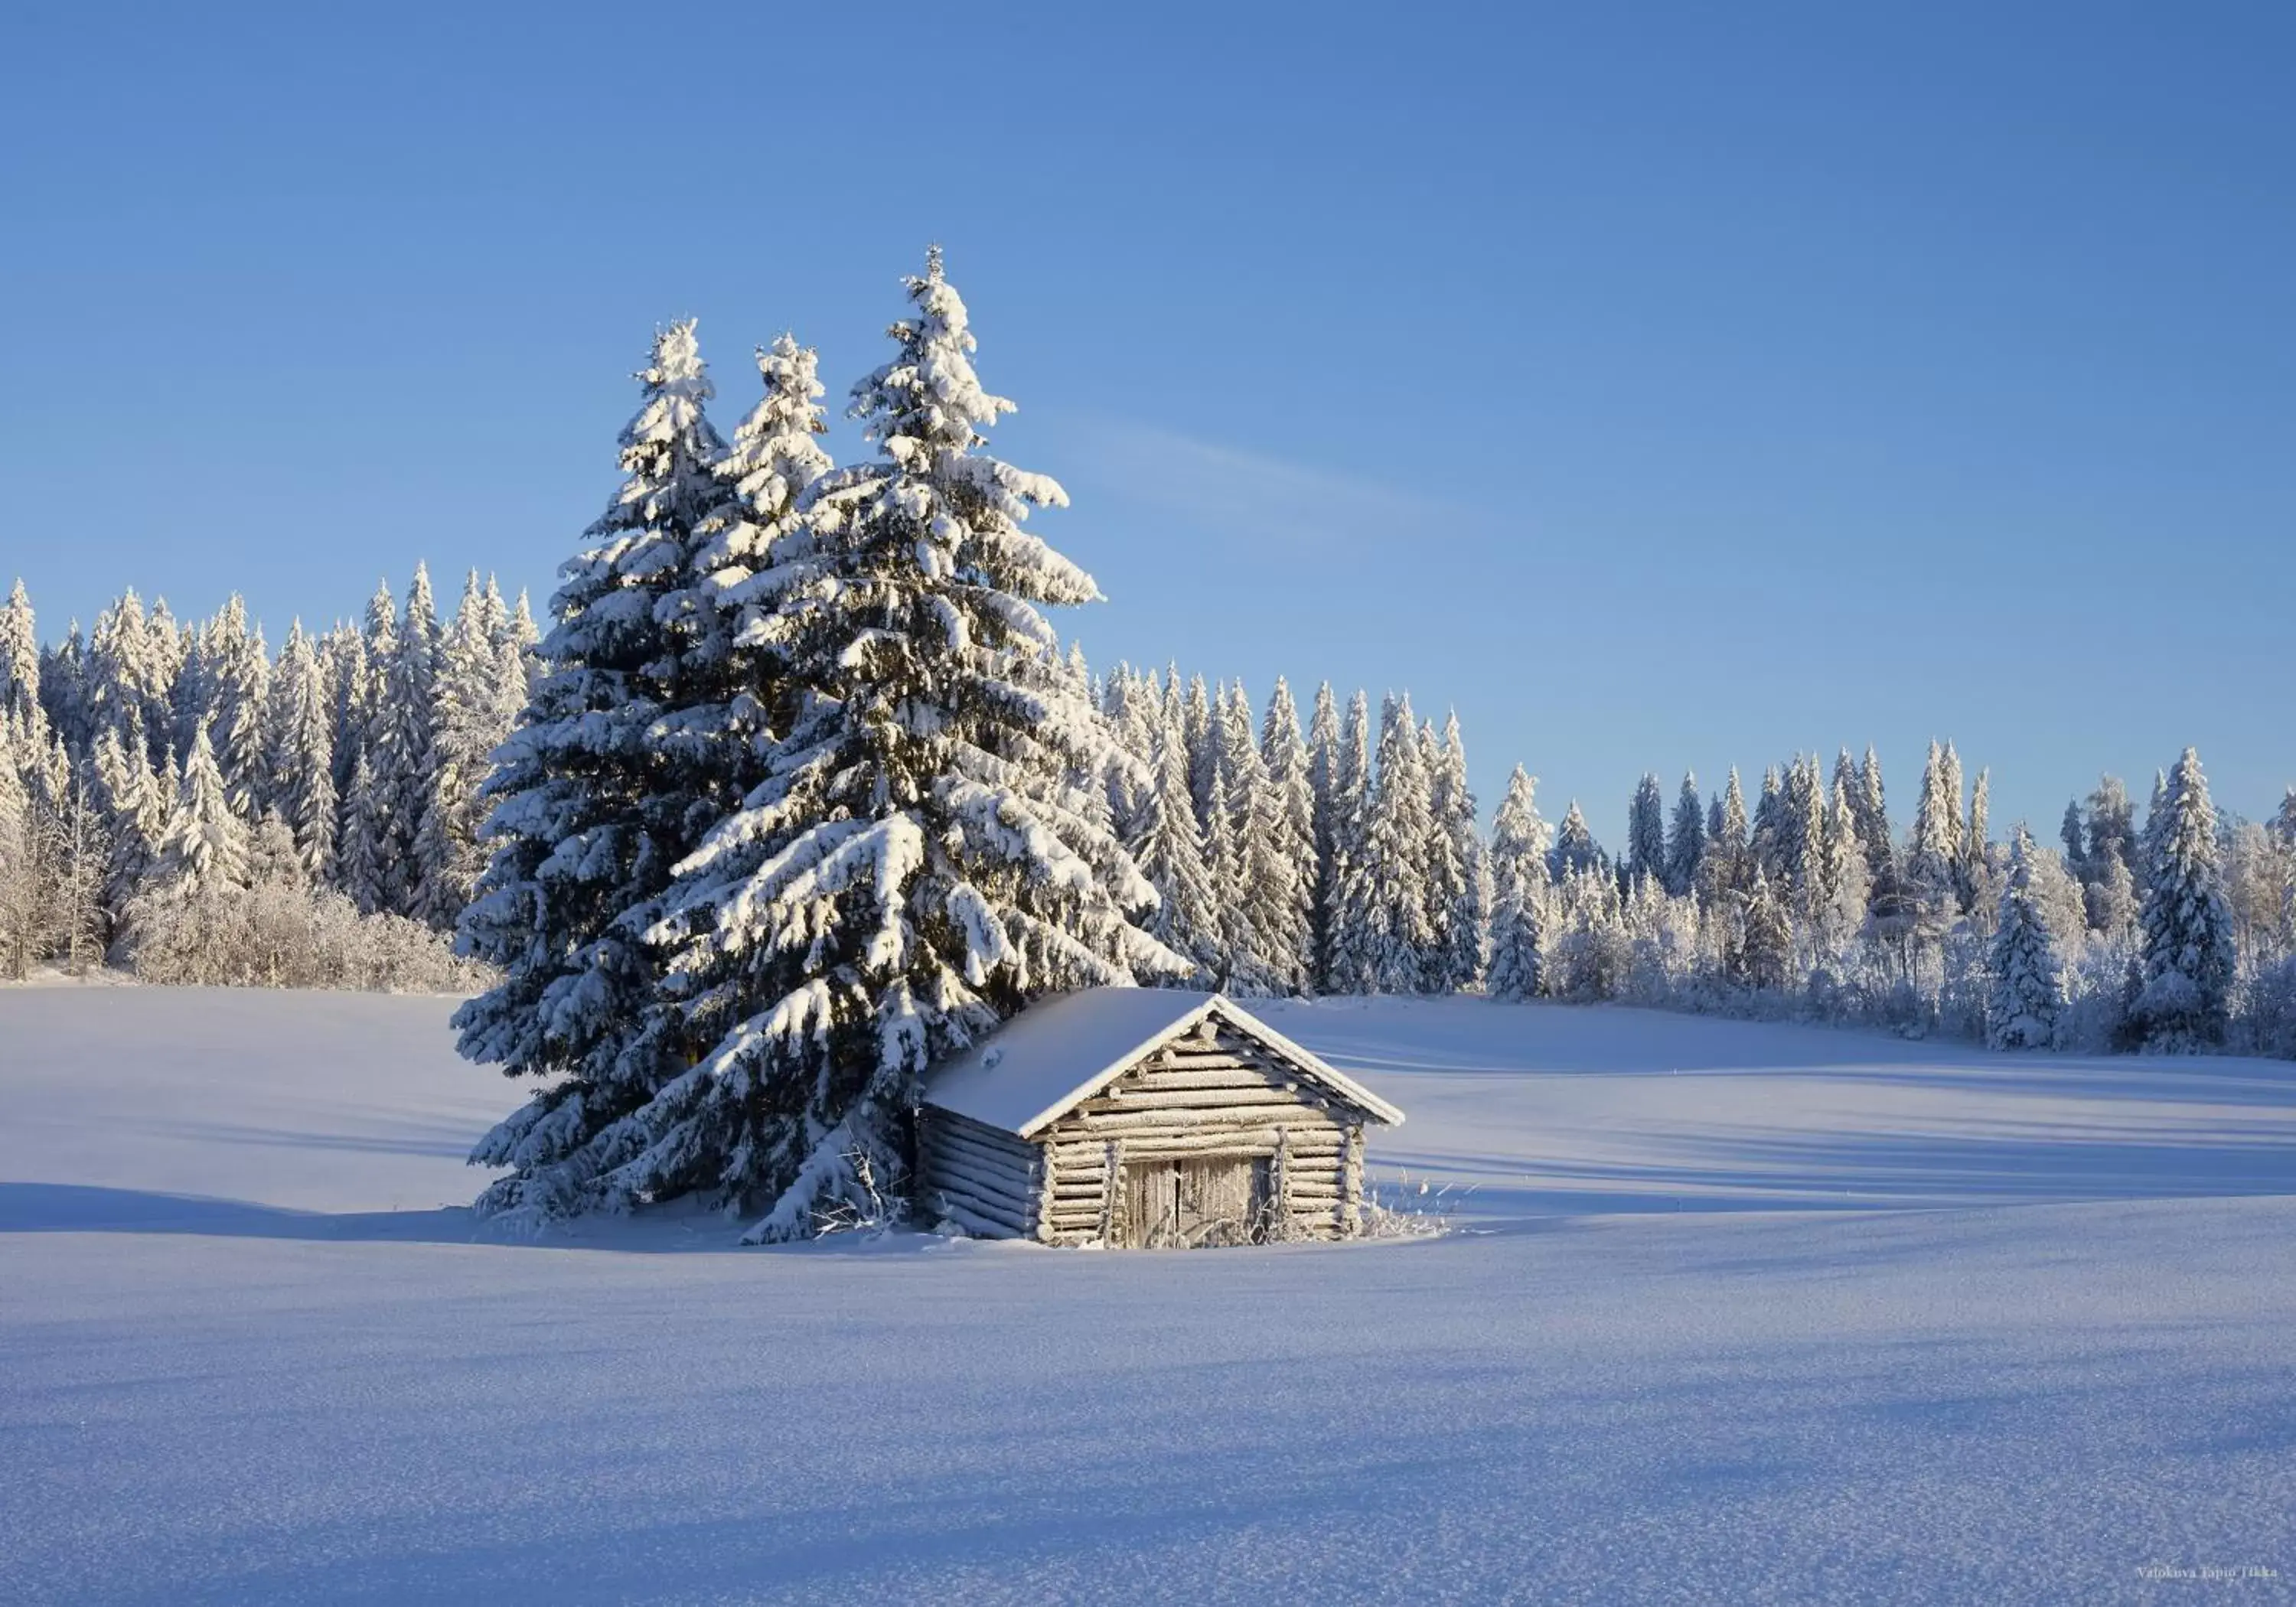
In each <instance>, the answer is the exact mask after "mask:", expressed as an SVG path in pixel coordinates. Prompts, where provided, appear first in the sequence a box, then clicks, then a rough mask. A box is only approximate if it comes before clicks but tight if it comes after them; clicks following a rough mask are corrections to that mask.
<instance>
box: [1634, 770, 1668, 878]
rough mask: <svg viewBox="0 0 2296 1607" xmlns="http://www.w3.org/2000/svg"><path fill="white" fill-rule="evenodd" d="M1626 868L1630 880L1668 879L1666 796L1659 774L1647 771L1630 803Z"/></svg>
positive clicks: (1638, 783) (1637, 784) (1637, 785)
mask: <svg viewBox="0 0 2296 1607" xmlns="http://www.w3.org/2000/svg"><path fill="white" fill-rule="evenodd" d="M1625 870H1626V873H1627V877H1628V881H1633V880H1635V879H1636V878H1638V877H1648V878H1650V879H1651V880H1652V881H1661V882H1663V881H1665V880H1666V796H1665V794H1664V793H1663V792H1661V791H1660V790H1659V784H1658V777H1657V776H1656V775H1652V774H1651V773H1650V772H1649V771H1647V770H1645V771H1644V772H1643V778H1642V780H1641V781H1639V782H1637V783H1636V784H1635V795H1634V798H1633V799H1632V800H1631V801H1630V802H1629V803H1628V806H1627V860H1626V865H1625Z"/></svg>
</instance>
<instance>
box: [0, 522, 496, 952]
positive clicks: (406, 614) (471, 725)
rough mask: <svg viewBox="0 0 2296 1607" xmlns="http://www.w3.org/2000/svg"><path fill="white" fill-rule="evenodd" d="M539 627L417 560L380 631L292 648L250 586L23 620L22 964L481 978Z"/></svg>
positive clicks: (17, 606) (14, 667)
mask: <svg viewBox="0 0 2296 1607" xmlns="http://www.w3.org/2000/svg"><path fill="white" fill-rule="evenodd" d="M534 639H535V630H534V626H533V622H532V620H531V619H530V617H529V614H528V611H527V607H526V602H525V599H524V598H523V597H522V596H521V598H520V599H519V601H518V603H517V604H516V605H515V606H514V607H512V606H509V605H506V604H505V603H504V600H503V597H502V595H501V593H500V592H499V591H498V590H497V589H496V586H495V585H494V584H493V582H491V581H487V582H483V583H482V582H481V581H480V578H479V577H478V576H477V575H475V574H473V575H471V578H470V579H469V581H468V583H467V585H466V586H465V587H464V590H463V598H462V602H461V605H460V607H459V608H458V609H457V610H456V611H455V614H454V615H453V617H452V618H451V619H446V620H441V619H439V616H438V612H437V610H436V608H435V606H434V604H433V602H432V598H431V594H430V579H429V577H428V575H427V574H426V573H425V572H424V571H423V570H422V569H421V568H419V567H418V568H417V570H416V571H415V576H414V583H413V585H412V586H410V587H409V589H408V592H407V594H406V604H405V607H404V608H403V610H402V609H399V608H398V607H397V606H395V604H394V603H393V601H392V597H391V594H390V593H389V588H388V586H384V587H382V588H381V589H379V590H378V591H377V593H376V594H375V597H374V599H373V602H372V603H370V604H369V606H368V610H367V615H366V619H365V625H364V627H354V626H349V625H337V626H336V627H333V628H332V629H330V630H328V631H326V632H324V633H323V634H320V635H308V634H307V633H306V632H305V631H304V629H303V627H302V625H301V623H300V622H299V621H298V622H297V623H296V624H295V625H294V626H293V627H291V629H290V630H289V633H288V635H287V639H286V642H285V644H283V646H282V648H281V649H280V651H279V652H278V654H277V656H276V658H274V657H273V655H272V653H271V652H270V650H269V647H268V644H266V639H265V635H264V632H263V629H262V627H261V626H260V625H258V624H253V623H251V622H250V620H249V619H248V618H247V612H246V609H245V606H244V604H243V603H242V601H241V600H240V598H239V597H238V596H237V595H236V594H234V596H233V597H232V598H231V599H230V600H229V601H228V602H226V603H225V605H224V607H223V608H222V610H221V611H218V612H217V614H216V615H215V616H214V617H213V618H212V619H207V620H205V621H202V622H199V623H196V624H193V625H191V626H189V627H185V626H181V625H178V624H177V622H176V619H174V617H173V615H172V613H171V612H170V611H169V610H168V605H167V603H166V602H165V600H164V599H162V600H160V601H159V602H157V603H154V605H153V606H152V608H151V609H150V610H149V611H146V610H145V608H144V607H143V602H142V600H141V599H140V598H139V597H138V596H137V595H136V594H135V592H134V591H132V590H131V591H129V592H127V594H124V595H123V596H121V597H120V599H119V601H118V602H117V603H114V604H112V605H111V607H109V608H107V609H105V610H104V611H102V614H100V615H99V616H98V617H97V619H96V620H95V624H94V629H93V630H92V631H91V632H89V633H88V634H87V635H86V637H83V636H82V635H81V632H80V629H79V627H78V623H77V622H75V623H74V625H73V627H72V628H71V629H70V632H69V633H68V634H67V635H66V636H65V637H64V638H63V640H62V641H61V643H60V644H54V645H52V646H48V647H45V648H43V647H42V646H41V645H40V644H39V637H38V633H37V621H36V619H35V617H34V614H33V611H32V604H31V601H30V599H29V596H28V595H27V594H26V593H25V590H24V587H23V585H22V583H21V581H19V582H18V583H17V584H16V586H15V587H14V589H13V590H12V593H11V594H10V596H9V599H8V602H7V603H6V605H5V607H4V609H0V914H4V917H5V921H6V930H5V932H4V933H0V974H4V975H14V976H19V977H21V976H22V975H24V974H26V973H27V972H29V971H30V970H31V969H32V968H34V967H36V966H38V965H41V964H49V963H53V964H60V965H62V966H64V967H66V968H67V969H72V970H81V969H85V968H86V967H87V966H89V965H91V964H94V963H102V962H103V961H105V960H107V959H109V960H111V961H113V962H116V963H125V964H128V965H131V966H132V967H133V968H134V969H135V971H136V972H137V973H138V974H139V975H143V976H144V977H146V978H148V979H151V980H166V981H217V982H258V983H272V984H276V985H305V986H309V985H336V986H357V987H394V986H397V987H432V986H453V985H467V984H469V983H471V982H472V981H473V980H476V978H477V976H478V974H479V973H478V972H477V971H476V970H475V969H474V968H471V967H469V966H465V965H460V964H458V963H455V961H454V959H453V957H452V955H451V953H450V952H449V939H448V937H447V934H450V933H451V931H452V930H453V927H454V923H455V918H456V916H458V915H459V914H460V913H461V911H462V908H463V905H464V904H465V903H467V902H468V900H469V897H470V892H471V887H472V885H473V884H474V883H475V881H476V880H477V877H478V874H479V872H480V868H481V867H482V865H483V860H484V850H483V849H481V848H480V846H479V843H478V840H477V834H478V829H479V825H480V815H481V811H482V807H483V806H482V804H481V801H480V787H481V785H482V784H483V783H484V780H485V777H486V775H487V773H488V768H489V766H490V764H491V755H492V753H493V750H494V749H495V748H496V746H497V745H498V744H499V743H500V742H501V741H502V740H503V738H504V736H506V735H507V734H509V731H510V729H511V726H512V723H513V722H514V721H515V719H516V717H517V715H518V712H519V710H520V709H521V708H522V707H523V706H524V704H525V701H526V698H527V691H528V677H529V649H530V648H531V646H532V644H533V642H534Z"/></svg>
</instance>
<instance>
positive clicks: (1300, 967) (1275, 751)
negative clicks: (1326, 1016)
mask: <svg viewBox="0 0 2296 1607" xmlns="http://www.w3.org/2000/svg"><path fill="white" fill-rule="evenodd" d="M1259 751H1260V757H1261V759H1262V760H1263V762H1265V763H1266V765H1267V785H1268V789H1269V792H1270V795H1271V799H1272V801H1273V807H1274V810H1275V824H1274V828H1273V830H1274V848H1275V854H1276V856H1277V857H1279V858H1280V859H1281V860H1282V861H1283V865H1285V867H1286V870H1285V883H1286V890H1287V892H1288V895H1289V898H1290V903H1289V905H1288V906H1286V907H1285V908H1284V909H1283V911H1282V913H1281V915H1280V924H1281V929H1282V931H1281V946H1282V950H1283V955H1284V956H1285V963H1284V964H1283V967H1282V970H1283V988H1284V990H1285V991H1286V992H1289V993H1305V992H1307V991H1308V989H1309V988H1311V987H1313V986H1315V985H1316V983H1315V975H1314V967H1315V963H1316V932H1315V925H1316V922H1315V911H1316V887H1317V875H1318V870H1317V858H1316V783H1315V777H1314V775H1313V774H1312V767H1311V764H1310V761H1309V758H1308V744H1307V742H1305V741H1303V740H1302V739H1301V737H1300V710H1299V708H1298V706H1297V705H1296V704H1294V703H1293V702H1292V687H1291V685H1290V683H1288V682H1287V681H1285V680H1284V679H1283V676H1276V677H1275V693H1274V694H1273V695H1272V696H1270V697H1269V699H1268V700H1267V716H1266V717H1264V718H1263V719H1262V720H1261V722H1260V726H1259Z"/></svg>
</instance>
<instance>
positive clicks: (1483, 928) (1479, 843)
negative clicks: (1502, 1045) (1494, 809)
mask: <svg viewBox="0 0 2296 1607" xmlns="http://www.w3.org/2000/svg"><path fill="white" fill-rule="evenodd" d="M1422 749H1423V751H1424V752H1425V753H1426V754H1427V755H1428V756H1429V787H1428V792H1429V807H1430V812H1431V816H1432V817H1433V818H1432V825H1431V832H1432V837H1431V846H1432V849H1433V851H1431V853H1430V854H1429V856H1428V878H1427V890H1428V900H1429V902H1428V919H1429V920H1430V921H1431V922H1432V923H1433V924H1434V927H1435V934H1436V951H1435V955H1434V956H1433V970H1432V971H1431V974H1430V976H1429V978H1428V981H1427V987H1428V989H1429V991H1431V992H1436V993H1464V992H1466V991H1468V990H1469V989H1471V988H1473V987H1474V986H1475V985H1476V984H1477V983H1479V982H1480V981H1481V980H1482V979H1483V962H1484V946H1485V944H1486V943H1487V941H1488V938H1489V931H1488V922H1489V911H1490V898H1491V891H1490V867H1489V865H1488V864H1487V863H1486V861H1485V857H1484V852H1483V836H1482V826H1481V823H1480V821H1479V820H1478V819H1477V817H1476V816H1477V810H1476V807H1475V794H1474V792H1473V791H1472V789H1471V788H1470V787H1469V786H1468V784H1467V747H1466V742H1465V741H1464V739H1463V738H1462V737H1461V735H1460V734H1459V715H1458V711H1457V710H1456V709H1453V710H1451V711H1450V712H1449V713H1448V714H1447V715H1446V716H1445V717H1444V721H1443V730H1442V733H1441V734H1440V735H1439V736H1438V735H1436V734H1435V732H1434V727H1433V726H1428V727H1426V730H1425V733H1424V737H1423V742H1422Z"/></svg>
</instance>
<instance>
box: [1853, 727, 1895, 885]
mask: <svg viewBox="0 0 2296 1607" xmlns="http://www.w3.org/2000/svg"><path fill="white" fill-rule="evenodd" d="M1850 797H1851V799H1853V800H1855V802H1856V803H1857V836H1858V839H1859V840H1861V841H1862V842H1864V843H1865V845H1866V869H1868V870H1870V871H1872V872H1873V873H1874V875H1875V876H1877V877H1878V876H1879V875H1880V874H1881V873H1882V867H1883V866H1884V865H1888V864H1889V863H1890V862H1891V861H1892V860H1894V859H1895V858H1896V857H1898V843H1897V837H1896V834H1895V832H1893V830H1892V829H1891V827H1890V800H1889V795H1888V793H1887V791H1885V790H1884V789H1883V787H1882V756H1881V755H1880V754H1878V753H1876V752H1874V749H1873V745H1872V744H1871V743H1868V744H1867V745H1866V759H1865V762H1864V763H1863V764H1861V765H1859V766H1858V767H1857V788H1856V790H1855V791H1852V792H1851V793H1850Z"/></svg>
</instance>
